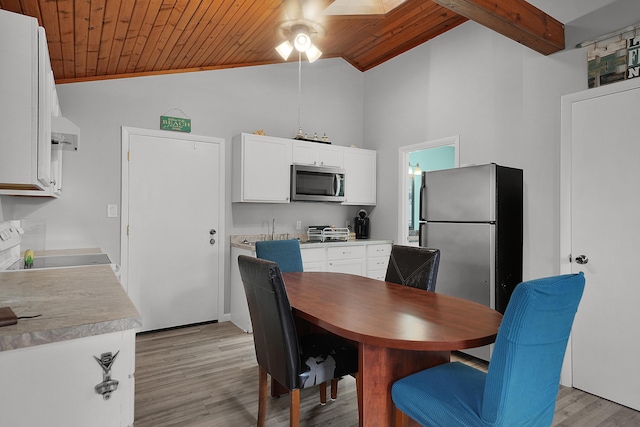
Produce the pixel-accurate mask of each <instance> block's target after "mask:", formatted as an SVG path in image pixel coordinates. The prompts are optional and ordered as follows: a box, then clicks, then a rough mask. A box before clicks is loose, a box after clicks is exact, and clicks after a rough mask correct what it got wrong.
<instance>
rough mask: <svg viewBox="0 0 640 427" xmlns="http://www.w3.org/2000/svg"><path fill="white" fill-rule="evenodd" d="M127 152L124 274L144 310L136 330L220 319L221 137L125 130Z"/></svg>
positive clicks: (132, 296) (221, 231)
mask: <svg viewBox="0 0 640 427" xmlns="http://www.w3.org/2000/svg"><path fill="white" fill-rule="evenodd" d="M127 151H128V152H129V153H130V154H129V160H128V161H125V163H124V164H123V228H126V226H127V225H128V237H127V236H126V235H123V237H122V241H123V255H122V263H123V271H122V275H123V281H124V283H125V286H126V288H127V292H128V293H129V296H130V297H131V299H132V301H133V303H134V304H135V305H136V307H137V308H138V310H139V311H140V313H141V315H142V329H141V330H142V331H147V330H155V329H161V328H167V327H173V326H179V325H186V324H191V323H198V322H205V321H210V320H217V319H218V318H219V316H220V315H221V313H222V309H221V307H222V304H223V298H222V295H221V294H222V291H221V289H220V288H221V285H222V284H223V280H222V279H221V278H222V277H223V276H222V274H223V272H224V269H223V266H224V263H223V259H224V258H223V257H224V249H223V248H224V243H223V237H224V230H223V225H224V218H223V216H224V214H223V207H224V185H223V181H224V140H222V139H217V138H206V137H198V136H194V135H188V134H179V133H174V132H163V131H146V130H141V129H131V128H128V129H127V128H123V153H126V152H127ZM125 198H126V200H125ZM125 244H128V246H127V247H125Z"/></svg>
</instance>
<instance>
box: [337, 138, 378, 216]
mask: <svg viewBox="0 0 640 427" xmlns="http://www.w3.org/2000/svg"><path fill="white" fill-rule="evenodd" d="M344 169H345V170H346V179H345V201H344V202H343V203H342V204H343V205H375V204H376V152H375V151H372V150H363V149H360V148H350V147H344Z"/></svg>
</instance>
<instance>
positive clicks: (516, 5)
mask: <svg viewBox="0 0 640 427" xmlns="http://www.w3.org/2000/svg"><path fill="white" fill-rule="evenodd" d="M432 1H433V2H434V3H437V4H439V5H441V6H444V7H446V8H447V9H450V10H452V11H453V12H455V13H457V14H459V15H462V16H464V17H465V18H469V19H470V20H472V21H475V22H477V23H478V24H481V25H483V26H485V27H487V28H490V29H492V30H494V31H496V32H498V33H500V34H502V35H503V36H506V37H509V38H510V39H512V40H515V41H517V42H518V43H521V44H523V45H525V46H527V47H529V48H531V49H533V50H535V51H537V52H540V53H542V54H544V55H550V54H552V53H555V52H558V51H560V50H563V49H564V24H562V23H561V22H559V21H557V20H556V19H554V18H552V17H551V16H549V15H547V14H546V13H544V12H543V11H541V10H540V9H538V8H537V7H535V6H532V5H531V4H529V3H527V2H526V1H524V0H432Z"/></svg>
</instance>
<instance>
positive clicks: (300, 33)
mask: <svg viewBox="0 0 640 427" xmlns="http://www.w3.org/2000/svg"><path fill="white" fill-rule="evenodd" d="M294 34H295V37H294V38H293V45H294V46H295V48H296V50H297V51H298V52H306V51H307V49H309V48H310V47H311V36H310V35H309V29H308V28H306V27H305V26H302V25H300V26H298V27H297V28H294Z"/></svg>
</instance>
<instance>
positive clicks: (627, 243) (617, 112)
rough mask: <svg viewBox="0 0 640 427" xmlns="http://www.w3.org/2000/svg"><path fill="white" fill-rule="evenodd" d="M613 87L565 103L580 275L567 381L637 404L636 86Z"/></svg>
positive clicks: (639, 175)
mask: <svg viewBox="0 0 640 427" xmlns="http://www.w3.org/2000/svg"><path fill="white" fill-rule="evenodd" d="M616 85H617V84H615V85H612V86H616ZM636 86H637V85H636ZM620 87H621V88H625V90H622V91H619V92H617V93H613V94H608V95H607V94H604V95H601V96H593V97H591V98H587V99H580V100H576V101H575V102H572V103H571V113H570V114H571V129H570V130H571V253H572V258H573V262H572V264H571V265H572V271H573V272H578V271H584V273H585V277H586V287H585V292H584V295H583V298H582V301H581V303H580V307H579V309H578V313H577V315H576V319H575V323H574V327H573V332H572V365H573V386H574V387H576V388H579V389H581V390H584V391H587V392H589V393H592V394H595V395H598V396H601V397H604V398H606V399H609V400H612V401H614V402H618V403H621V404H623V405H625V406H629V407H631V408H634V409H640V387H639V386H638V384H640V365H639V364H638V362H637V358H638V354H640V339H639V337H640V335H639V334H638V325H640V309H639V308H638V304H639V303H640V279H638V264H637V253H636V251H637V250H638V242H640V222H639V218H640V197H639V196H638V194H639V192H638V187H639V185H640V168H639V166H638V164H639V163H640V134H639V133H638V130H637V122H638V118H639V117H640V88H635V89H634V88H629V86H628V85H624V86H620ZM627 88H629V89H627ZM614 90H615V89H614ZM594 94H600V92H595V93H594ZM587 96H588V95H587ZM581 255H584V256H585V257H586V258H588V261H581V262H586V263H583V264H578V262H577V260H576V258H577V257H579V256H581ZM578 261H579V260H578Z"/></svg>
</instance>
